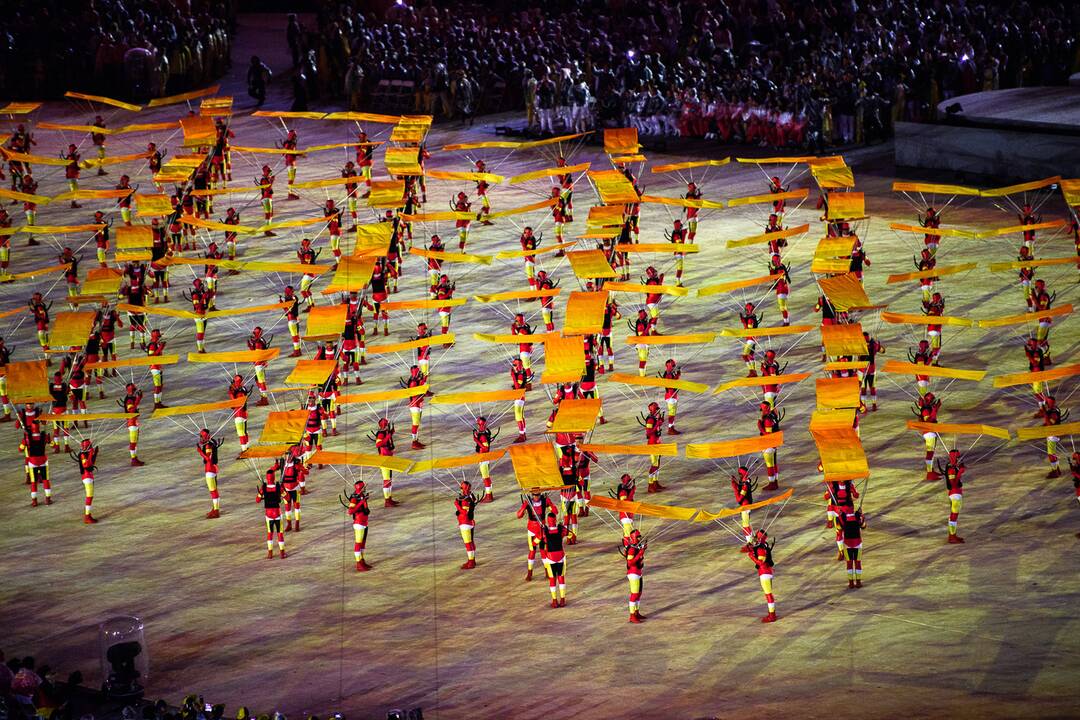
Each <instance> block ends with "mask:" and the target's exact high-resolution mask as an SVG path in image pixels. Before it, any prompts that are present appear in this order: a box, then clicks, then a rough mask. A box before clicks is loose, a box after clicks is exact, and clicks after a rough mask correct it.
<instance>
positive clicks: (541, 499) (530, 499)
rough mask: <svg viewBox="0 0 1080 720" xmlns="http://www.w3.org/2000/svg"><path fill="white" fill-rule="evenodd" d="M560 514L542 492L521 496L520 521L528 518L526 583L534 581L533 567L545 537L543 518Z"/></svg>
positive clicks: (518, 513) (518, 512) (518, 514)
mask: <svg viewBox="0 0 1080 720" xmlns="http://www.w3.org/2000/svg"><path fill="white" fill-rule="evenodd" d="M556 512H558V511H557V510H556V508H555V503H553V502H552V501H551V499H550V498H549V497H548V496H547V495H545V494H544V493H542V492H533V493H530V494H529V495H522V496H521V506H520V507H519V508H518V511H517V516H518V519H521V518H523V517H526V516H527V517H528V522H527V524H526V535H527V539H528V543H529V555H528V558H527V561H528V571H527V572H526V573H525V582H530V581H531V580H532V574H533V566H534V565H535V563H536V551H537V549H538V548H539V547H540V538H541V536H542V535H543V518H544V517H545V516H546V515H547V514H548V513H556Z"/></svg>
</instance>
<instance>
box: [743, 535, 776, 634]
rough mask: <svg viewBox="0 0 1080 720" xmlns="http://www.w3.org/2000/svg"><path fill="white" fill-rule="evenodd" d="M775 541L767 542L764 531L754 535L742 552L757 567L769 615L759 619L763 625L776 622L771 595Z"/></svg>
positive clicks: (772, 596) (774, 604)
mask: <svg viewBox="0 0 1080 720" xmlns="http://www.w3.org/2000/svg"><path fill="white" fill-rule="evenodd" d="M775 544H776V541H775V540H774V541H773V542H769V534H768V533H767V532H765V531H764V530H758V531H757V532H756V533H754V537H753V539H752V540H750V541H748V542H747V543H746V544H745V545H743V547H742V550H743V552H745V553H746V555H747V557H749V558H750V560H751V561H753V563H754V565H755V566H756V567H757V572H758V581H759V582H760V583H761V590H762V592H764V593H765V604H766V606H767V607H768V609H769V614H768V615H765V616H764V617H763V618H761V622H763V623H771V622H776V596H774V595H773V584H772V583H773V568H774V567H775V564H774V563H773V556H772V550H773V547H774V546H775Z"/></svg>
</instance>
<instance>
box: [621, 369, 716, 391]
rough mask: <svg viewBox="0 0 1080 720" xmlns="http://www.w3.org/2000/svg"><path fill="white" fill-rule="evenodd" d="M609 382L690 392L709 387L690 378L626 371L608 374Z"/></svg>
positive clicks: (704, 389)
mask: <svg viewBox="0 0 1080 720" xmlns="http://www.w3.org/2000/svg"><path fill="white" fill-rule="evenodd" d="M608 379H609V380H610V381H611V382H617V383H623V384H624V385H637V386H639V387H654V388H673V389H675V390H685V391H686V392H692V393H703V392H705V391H706V390H708V389H709V386H708V385H706V384H705V383H697V382H691V381H690V380H665V379H664V378H659V377H639V376H637V375H628V374H626V373H612V374H611V375H609V376H608Z"/></svg>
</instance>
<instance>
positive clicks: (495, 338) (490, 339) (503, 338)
mask: <svg viewBox="0 0 1080 720" xmlns="http://www.w3.org/2000/svg"><path fill="white" fill-rule="evenodd" d="M473 337H474V338H475V339H477V340H479V341H480V342H487V343H495V344H498V345H517V344H519V343H538V342H540V343H542V342H544V341H545V340H547V334H546V333H540V334H536V335H493V334H491V333H473ZM368 352H369V353H370V352H371V350H370V348H369V349H368Z"/></svg>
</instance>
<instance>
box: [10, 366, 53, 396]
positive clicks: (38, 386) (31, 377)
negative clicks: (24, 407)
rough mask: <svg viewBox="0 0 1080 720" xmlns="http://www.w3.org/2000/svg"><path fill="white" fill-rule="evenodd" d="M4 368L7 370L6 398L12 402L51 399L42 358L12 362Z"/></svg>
mask: <svg viewBox="0 0 1080 720" xmlns="http://www.w3.org/2000/svg"><path fill="white" fill-rule="evenodd" d="M4 369H5V370H6V371H7V385H8V399H9V400H10V401H11V402H12V403H15V404H18V403H28V402H46V401H47V400H51V399H52V395H50V394H49V378H48V376H47V375H46V371H45V361H44V360H27V361H23V362H12V363H8V364H7V365H5V366H4Z"/></svg>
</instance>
